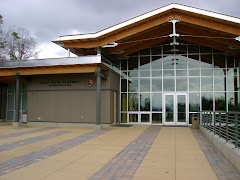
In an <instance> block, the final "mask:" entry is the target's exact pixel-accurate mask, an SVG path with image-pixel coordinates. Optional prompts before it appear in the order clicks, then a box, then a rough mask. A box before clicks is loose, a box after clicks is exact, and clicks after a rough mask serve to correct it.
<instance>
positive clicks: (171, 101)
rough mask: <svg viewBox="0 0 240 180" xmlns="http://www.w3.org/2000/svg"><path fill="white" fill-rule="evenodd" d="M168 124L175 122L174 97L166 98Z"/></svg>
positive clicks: (168, 96) (167, 96)
mask: <svg viewBox="0 0 240 180" xmlns="http://www.w3.org/2000/svg"><path fill="white" fill-rule="evenodd" d="M165 106H166V107H165V109H166V111H165V114H166V122H174V96H173V95H166V96H165Z"/></svg>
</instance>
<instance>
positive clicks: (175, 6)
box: [53, 3, 240, 43]
mask: <svg viewBox="0 0 240 180" xmlns="http://www.w3.org/2000/svg"><path fill="white" fill-rule="evenodd" d="M171 9H179V10H183V11H188V12H192V13H197V14H200V15H204V16H209V17H213V18H217V19H221V20H226V21H229V22H233V23H238V24H240V19H239V18H236V17H232V16H227V15H224V14H220V13H216V12H211V11H207V10H203V9H198V8H194V7H189V6H185V5H181V4H176V3H173V4H169V5H167V6H164V7H161V8H159V9H156V10H153V11H150V12H148V13H145V14H143V15H140V16H137V17H135V18H132V19H129V20H127V21H124V22H122V23H120V24H117V25H114V26H112V27H109V28H107V29H104V30H102V31H99V32H96V33H90V34H79V35H66V36H60V38H58V39H57V40H55V41H53V42H56V43H57V42H61V41H67V40H75V39H89V38H98V37H100V36H103V35H105V34H108V33H110V32H113V31H115V30H117V29H120V28H123V27H125V26H128V25H131V24H134V23H136V22H139V21H141V20H144V19H147V18H149V17H152V16H154V15H157V14H159V13H162V12H165V11H168V10H171Z"/></svg>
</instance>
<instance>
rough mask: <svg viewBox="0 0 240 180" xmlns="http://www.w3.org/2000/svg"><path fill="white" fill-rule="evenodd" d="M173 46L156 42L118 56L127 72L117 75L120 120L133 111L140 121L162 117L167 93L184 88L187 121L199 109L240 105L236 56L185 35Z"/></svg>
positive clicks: (127, 119)
mask: <svg viewBox="0 0 240 180" xmlns="http://www.w3.org/2000/svg"><path fill="white" fill-rule="evenodd" d="M172 48H173V47H172V46H170V45H166V43H163V44H159V45H156V46H153V47H151V48H147V49H145V50H141V51H140V52H136V53H134V54H133V55H129V56H127V58H126V57H125V58H124V61H123V62H121V63H123V64H122V65H121V70H122V72H127V74H128V76H127V79H126V77H124V78H123V77H122V80H121V101H122V102H121V107H122V108H121V113H122V115H121V117H124V118H123V119H124V120H123V121H122V122H121V123H131V122H132V119H133V112H134V116H136V117H139V118H138V120H136V121H137V122H138V123H141V122H144V123H152V124H153V123H155V124H158V123H159V124H161V123H163V121H164V120H163V118H164V114H163V113H164V110H163V108H164V94H165V93H185V94H187V116H188V122H189V124H191V120H190V118H191V117H192V116H193V115H194V114H196V113H199V112H200V111H233V110H238V111H240V93H239V84H240V83H239V82H240V79H239V75H240V73H239V72H240V66H239V64H240V63H239V59H237V58H236V57H234V56H230V55H227V54H226V53H224V52H220V51H215V50H214V49H211V48H208V47H203V46H199V45H196V44H189V43H187V42H184V41H181V43H180V45H179V46H176V48H178V49H179V51H178V52H177V53H176V54H173V52H172V51H171V49H172ZM126 64H128V66H127V67H126ZM126 106H128V107H126ZM146 113H147V114H146ZM142 114H144V115H142ZM143 117H144V118H143ZM135 119H136V118H135ZM143 119H144V120H143ZM148 119H149V120H148Z"/></svg>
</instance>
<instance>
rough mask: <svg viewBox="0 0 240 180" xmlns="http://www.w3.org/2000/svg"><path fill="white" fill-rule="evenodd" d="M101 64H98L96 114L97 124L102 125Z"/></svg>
mask: <svg viewBox="0 0 240 180" xmlns="http://www.w3.org/2000/svg"><path fill="white" fill-rule="evenodd" d="M100 72H101V66H100V64H98V65H97V71H96V76H97V108H96V109H97V114H96V125H100V122H101V121H100V118H101V76H100Z"/></svg>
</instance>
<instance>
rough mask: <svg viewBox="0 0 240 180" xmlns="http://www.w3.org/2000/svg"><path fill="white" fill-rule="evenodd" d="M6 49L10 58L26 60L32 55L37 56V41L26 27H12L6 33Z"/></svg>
mask: <svg viewBox="0 0 240 180" xmlns="http://www.w3.org/2000/svg"><path fill="white" fill-rule="evenodd" d="M4 39H6V44H5V51H6V55H7V59H9V60H26V59H29V58H32V57H35V58H37V55H38V53H39V51H37V50H36V49H37V43H36V41H35V40H34V38H33V37H31V35H30V32H29V31H28V30H26V29H24V28H18V29H17V30H15V28H13V27H12V28H10V29H9V30H8V32H7V33H6V34H5V38H4Z"/></svg>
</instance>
